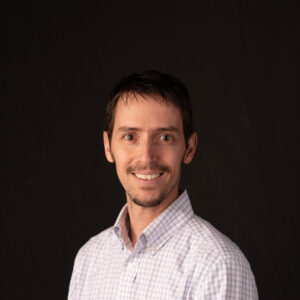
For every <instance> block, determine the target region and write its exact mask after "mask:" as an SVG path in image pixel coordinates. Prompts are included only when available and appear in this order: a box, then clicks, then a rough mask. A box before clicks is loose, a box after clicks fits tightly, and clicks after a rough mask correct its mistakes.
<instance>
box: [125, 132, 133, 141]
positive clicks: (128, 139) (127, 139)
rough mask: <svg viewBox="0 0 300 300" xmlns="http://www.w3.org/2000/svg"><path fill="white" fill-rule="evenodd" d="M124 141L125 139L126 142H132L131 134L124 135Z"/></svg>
mask: <svg viewBox="0 0 300 300" xmlns="http://www.w3.org/2000/svg"><path fill="white" fill-rule="evenodd" d="M124 139H125V140H126V141H132V140H133V135H132V134H126V135H125V136H124Z"/></svg>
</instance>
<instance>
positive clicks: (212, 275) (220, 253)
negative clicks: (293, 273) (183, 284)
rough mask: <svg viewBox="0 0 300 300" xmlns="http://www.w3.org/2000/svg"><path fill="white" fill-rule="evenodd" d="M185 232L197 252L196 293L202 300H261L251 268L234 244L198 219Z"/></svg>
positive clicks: (195, 255)
mask: <svg viewBox="0 0 300 300" xmlns="http://www.w3.org/2000/svg"><path fill="white" fill-rule="evenodd" d="M182 230H183V231H184V232H185V234H186V235H187V236H188V237H189V241H190V246H191V247H192V248H193V251H192V252H193V262H194V264H193V266H194V268H193V272H194V276H193V277H194V279H195V280H194V285H195V286H194V289H195V291H196V293H197V295H198V296H200V298H201V299H202V298H205V299H206V297H207V296H208V295H209V296H211V297H212V298H214V297H219V296H221V295H222V296H224V295H226V297H227V298H229V299H232V298H235V297H241V299H257V291H256V284H255V279H254V276H253V273H252V270H251V267H250V264H249V262H248V260H247V259H246V257H245V256H244V254H243V253H242V251H241V250H240V248H239V247H238V246H237V245H236V244H235V243H234V242H232V241H231V240H230V239H229V238H228V237H226V236H225V235H224V234H222V233H221V232H220V231H218V230H217V229H216V228H215V227H214V226H212V225H211V224H210V223H209V222H207V221H205V220H203V219H202V218H200V217H198V216H196V215H195V216H193V218H192V219H190V221H189V222H188V223H187V224H186V226H185V227H184V228H182ZM235 293H236V294H235ZM226 297H225V298H226ZM231 297H232V298H231ZM227 298H226V299H227ZM209 299H211V298H209Z"/></svg>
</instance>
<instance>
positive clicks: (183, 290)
mask: <svg viewBox="0 0 300 300" xmlns="http://www.w3.org/2000/svg"><path fill="white" fill-rule="evenodd" d="M126 224H127V206H126V205H125V206H124V207H123V209H122V211H121V212H120V215H119V217H118V219H117V221H116V223H115V225H114V226H113V227H111V228H109V229H107V230H105V231H103V232H102V233H100V234H98V235H97V236H95V237H93V238H92V239H90V240H89V241H88V242H87V243H86V244H85V245H84V246H83V247H82V248H81V249H80V251H79V252H78V254H77V257H76V260H75V265H74V270H73V274H72V279H71V283H70V289H69V296H68V300H96V299H97V300H98V299H105V300H106V299H120V300H127V299H128V300H129V299H130V300H131V299H137V300H142V299H146V300H150V299H202V300H206V299H214V300H221V299H230V300H234V299H239V300H246V299H247V300H250V299H251V300H252V299H258V295H257V290H256V285H255V280H254V277H253V274H252V272H251V269H250V266H249V263H248V262H247V260H246V258H245V257H244V255H243V254H242V253H241V251H240V250H239V248H238V247H237V246H236V245H235V244H234V243H233V242H231V241H230V240H229V239H228V238H227V237H225V236H224V235H223V234H221V233H220V232H219V231H217V230H216V229H215V228H214V227H213V226H212V225H210V224H209V223H208V222H206V221H204V220H203V219H201V218H199V217H198V216H196V215H195V214H194V213H193V210H192V207H191V204H190V200H189V198H188V195H187V192H186V191H185V192H183V193H182V194H181V195H180V196H179V198H178V199H177V200H176V201H174V202H173V203H172V204H171V205H170V206H169V207H168V208H167V209H166V210H165V211H164V212H163V213H162V214H161V215H160V216H159V217H157V218H156V219H155V220H154V221H153V222H152V223H151V224H150V225H149V226H148V227H147V228H146V229H145V230H144V231H143V233H142V234H141V236H140V238H139V240H138V242H137V244H136V246H135V247H134V249H132V247H131V243H130V240H129V238H128V234H127V227H126Z"/></svg>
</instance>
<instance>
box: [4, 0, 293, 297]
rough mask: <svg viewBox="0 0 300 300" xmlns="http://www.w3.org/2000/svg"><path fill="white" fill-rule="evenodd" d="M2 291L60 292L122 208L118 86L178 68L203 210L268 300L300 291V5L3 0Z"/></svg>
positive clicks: (193, 193)
mask: <svg viewBox="0 0 300 300" xmlns="http://www.w3.org/2000/svg"><path fill="white" fill-rule="evenodd" d="M1 12H2V15H3V16H2V22H3V24H2V29H4V30H3V33H4V34H3V35H2V44H3V46H2V50H4V51H5V54H4V55H3V56H2V57H1V87H2V91H1V98H2V99H1V116H2V117H1V124H2V125H1V141H2V148H1V149H2V150H4V151H2V155H1V183H2V186H1V274H2V276H3V277H2V280H1V299H5V300H10V299H12V300H18V299H26V300H27V299H30V300H33V299H44V300H47V299H66V296H67V290H68V284H69V279H70V276H71V271H72V265H73V260H74V257H75V254H76V252H77V251H78V249H79V247H80V246H81V245H82V244H83V243H84V242H86V241H87V239H88V238H89V237H91V236H92V235H95V234H97V233H98V232H100V231H101V230H103V229H105V228H107V227H108V226H111V225H112V224H113V223H114V221H115V218H116V217H117V214H118V212H119V210H120V208H121V206H122V205H123V204H124V200H125V197H124V193H123V190H122V188H121V186H120V184H119V183H118V181H117V177H116V174H115V171H114V166H113V165H110V164H108V163H107V162H106V161H105V159H104V152H103V146H102V140H101V139H102V133H101V127H102V120H103V110H104V104H105V101H106V99H107V96H108V94H109V91H110V89H111V87H112V86H113V84H114V83H116V81H118V80H119V79H120V77H122V76H124V75H126V74H127V73H130V72H132V71H138V70H145V69H157V70H161V71H164V72H168V73H171V74H173V75H175V76H178V77H179V78H180V79H181V80H182V81H183V82H184V83H185V84H186V85H187V87H188V88H189V90H190V94H191V97H192V99H193V103H194V110H195V124H196V128H197V130H198V131H199V148H198V151H197V155H196V158H195V160H194V161H193V163H192V164H191V165H190V166H187V167H185V169H184V172H183V178H184V180H183V183H182V185H183V186H185V187H187V188H188V191H189V194H190V197H191V200H192V204H193V207H194V210H195V212H196V213H197V214H198V215H200V216H201V217H203V218H205V219H207V220H208V221H210V222H211V223H213V224H214V225H215V226H216V227H217V228H218V229H219V230H220V231H222V232H223V233H225V234H226V235H228V236H229V237H230V238H231V239H232V240H233V241H235V242H236V243H237V244H238V245H239V246H240V248H241V249H242V250H243V252H244V253H245V255H246V256H247V258H248V259H249V261H250V263H251V266H252V269H253V272H254V274H255V277H256V281H257V286H258V290H259V295H260V298H261V299H290V298H294V297H295V295H296V294H298V293H296V292H295V290H296V282H297V278H296V267H297V258H298V253H297V252H296V242H297V240H298V232H297V231H296V218H297V214H298V210H297V209H296V205H297V204H298V200H299V199H298V196H299V193H298V187H297V186H296V185H297V183H298V181H299V169H298V168H297V164H298V163H299V156H298V152H299V148H298V136H299V127H298V125H297V124H296V121H297V118H298V111H297V110H296V101H298V99H297V96H298V95H297V94H296V75H297V71H298V69H297V66H296V54H297V53H298V52H299V43H298V34H297V33H298V32H297V30H296V27H297V25H298V20H297V19H296V10H295V8H294V7H292V6H290V5H289V4H288V2H286V1H280V2H279V4H275V2H274V1H257V2H255V1H254V2H253V1H222V0H215V1H212V0H211V1H203V2H200V1H193V2H189V1H184V2H183V1H171V0H168V1H145V2H143V1H107V0H106V1H97V2H95V3H91V2H82V3H80V4H75V2H73V3H72V5H69V4H68V5H67V4H64V3H60V4H54V3H51V2H50V1H49V3H48V4H46V3H45V2H44V1H40V3H36V4H31V3H29V2H28V1H24V2H22V3H21V2H19V3H16V2H13V1H12V2H10V4H9V6H8V5H6V6H3V7H2V11H1Z"/></svg>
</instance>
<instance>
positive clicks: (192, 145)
mask: <svg viewBox="0 0 300 300" xmlns="http://www.w3.org/2000/svg"><path fill="white" fill-rule="evenodd" d="M197 142H198V136H197V133H196V132H194V133H192V134H191V135H190V137H189V140H188V145H187V148H186V151H185V155H184V158H183V162H184V163H185V164H189V163H190V162H191V161H192V160H193V157H194V155H195V152H196V148H197Z"/></svg>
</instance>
